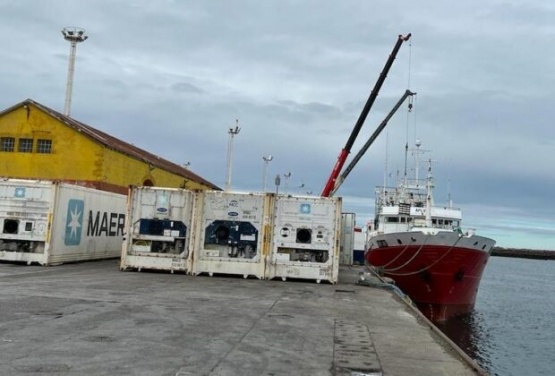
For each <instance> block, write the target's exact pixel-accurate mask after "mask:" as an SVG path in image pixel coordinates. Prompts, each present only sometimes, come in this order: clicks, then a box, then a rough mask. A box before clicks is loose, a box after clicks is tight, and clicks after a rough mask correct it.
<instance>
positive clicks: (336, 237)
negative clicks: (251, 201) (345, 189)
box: [266, 195, 342, 283]
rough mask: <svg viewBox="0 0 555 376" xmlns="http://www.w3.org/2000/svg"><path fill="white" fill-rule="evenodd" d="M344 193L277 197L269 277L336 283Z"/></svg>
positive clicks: (268, 266)
mask: <svg viewBox="0 0 555 376" xmlns="http://www.w3.org/2000/svg"><path fill="white" fill-rule="evenodd" d="M341 208H342V201H341V198H340V197H331V198H321V197H309V196H306V197H305V196H285V195H280V196H277V197H275V208H274V219H273V238H272V247H271V251H270V254H269V261H268V264H267V266H266V277H267V278H268V279H273V278H281V279H283V280H286V279H287V278H301V279H310V280H315V281H316V282H318V283H320V281H329V282H331V283H336V282H337V278H338V274H339V251H340V246H339V242H340V232H341Z"/></svg>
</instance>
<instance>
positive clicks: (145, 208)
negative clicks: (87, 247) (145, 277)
mask: <svg viewBox="0 0 555 376" xmlns="http://www.w3.org/2000/svg"><path fill="white" fill-rule="evenodd" d="M194 203H195V192H193V191H189V190H185V189H179V188H161V187H131V188H130V189H129V194H128V201H127V222H126V236H125V241H124V243H123V247H122V249H121V265H120V269H122V270H126V269H136V270H139V271H140V270H142V269H151V270H167V271H170V272H172V273H173V272H174V271H179V272H185V273H187V272H188V271H190V270H191V262H192V261H191V260H192V257H191V256H192V255H191V254H192V252H191V248H190V241H191V235H192V216H193V210H194Z"/></svg>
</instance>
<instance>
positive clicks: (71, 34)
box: [62, 27, 89, 116]
mask: <svg viewBox="0 0 555 376" xmlns="http://www.w3.org/2000/svg"><path fill="white" fill-rule="evenodd" d="M62 34H63V36H64V39H65V40H67V41H68V42H69V46H70V47H69V64H68V70H67V84H66V100H65V105H64V115H65V116H69V112H70V108H71V93H72V91H73V73H74V71H75V54H76V51H77V43H81V42H84V41H86V40H87V39H88V38H89V37H88V36H87V35H85V30H84V29H81V28H78V27H65V28H63V29H62Z"/></svg>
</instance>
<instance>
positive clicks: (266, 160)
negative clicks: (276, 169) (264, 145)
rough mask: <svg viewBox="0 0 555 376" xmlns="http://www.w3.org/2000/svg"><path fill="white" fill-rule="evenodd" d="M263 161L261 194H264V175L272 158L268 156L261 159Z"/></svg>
mask: <svg viewBox="0 0 555 376" xmlns="http://www.w3.org/2000/svg"><path fill="white" fill-rule="evenodd" d="M262 159H263V160H264V168H263V169H262V187H263V188H262V192H264V193H266V175H267V173H268V163H269V162H271V161H272V159H274V157H273V156H271V155H268V156H267V157H262Z"/></svg>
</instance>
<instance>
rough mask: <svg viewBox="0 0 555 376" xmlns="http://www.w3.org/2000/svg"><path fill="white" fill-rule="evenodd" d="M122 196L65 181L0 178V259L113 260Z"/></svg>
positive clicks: (45, 261) (51, 261)
mask: <svg viewBox="0 0 555 376" xmlns="http://www.w3.org/2000/svg"><path fill="white" fill-rule="evenodd" d="M125 205H126V197H125V195H120V194H115V193H110V192H104V191H99V190H95V189H92V188H85V187H81V186H77V185H72V184H68V183H60V182H52V181H34V180H21V179H5V180H2V181H0V228H1V229H2V233H1V234H0V261H13V262H24V263H27V264H31V263H37V264H40V265H57V264H62V263H65V262H75V261H84V260H97V259H105V258H119V257H120V254H121V246H122V240H123V233H124V226H125Z"/></svg>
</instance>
